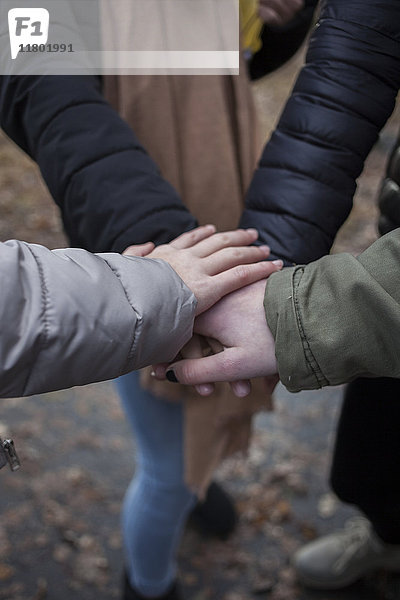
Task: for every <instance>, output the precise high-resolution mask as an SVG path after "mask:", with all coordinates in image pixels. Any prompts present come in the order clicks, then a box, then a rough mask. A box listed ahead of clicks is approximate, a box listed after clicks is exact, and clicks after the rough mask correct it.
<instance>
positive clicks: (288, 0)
mask: <svg viewBox="0 0 400 600" xmlns="http://www.w3.org/2000/svg"><path fill="white" fill-rule="evenodd" d="M303 6H304V1H303V0H261V2H260V6H259V11H258V13H259V16H260V18H261V19H262V20H263V21H264V22H265V23H268V24H270V25H284V24H285V23H287V22H288V21H290V20H291V19H292V18H293V17H294V16H295V14H296V13H297V12H298V11H299V10H300V9H301V8H303Z"/></svg>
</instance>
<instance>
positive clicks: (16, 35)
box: [8, 8, 50, 60]
mask: <svg viewBox="0 0 400 600" xmlns="http://www.w3.org/2000/svg"><path fill="white" fill-rule="evenodd" d="M49 22H50V15H49V11H48V10H47V9H46V8H12V9H11V10H9V11H8V31H9V34H10V46H11V58H12V59H13V60H14V59H15V58H17V56H18V53H19V52H20V50H21V48H23V47H24V46H26V45H27V44H31V43H32V44H47V39H48V36H49Z"/></svg>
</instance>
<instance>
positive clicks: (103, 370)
mask: <svg viewBox="0 0 400 600" xmlns="http://www.w3.org/2000/svg"><path fill="white" fill-rule="evenodd" d="M0 277H1V281H2V286H1V289H2V293H1V297H0V320H1V321H0V322H1V335H0V396H1V397H13V396H25V395H31V394H37V393H42V392H46V391H52V390H57V389H61V388H67V387H71V386H74V385H83V384H86V383H90V382H94V381H101V380H104V379H111V378H114V377H117V376H119V375H121V374H123V373H126V372H128V371H131V370H133V369H138V368H141V367H143V366H145V365H148V364H151V363H152V362H159V361H168V360H171V359H173V358H174V356H175V355H176V354H177V352H178V351H179V350H180V348H181V347H182V346H183V345H184V344H185V343H186V341H188V339H189V338H190V336H191V333H192V328H193V320H194V312H195V307H196V300H195V297H194V296H193V294H192V293H191V291H190V290H189V289H188V288H187V287H186V286H185V284H184V283H183V281H182V280H181V279H180V278H179V277H178V275H177V274H176V273H175V272H174V271H173V269H172V268H171V267H170V266H169V265H168V264H167V263H166V262H164V261H162V260H152V259H146V258H130V257H124V256H120V255H118V254H112V253H110V254H101V255H93V254H90V253H88V252H86V251H85V250H80V249H63V250H54V251H50V250H47V249H46V248H44V247H43V246H38V245H34V244H26V243H24V242H18V241H14V240H11V241H9V242H6V243H1V244H0Z"/></svg>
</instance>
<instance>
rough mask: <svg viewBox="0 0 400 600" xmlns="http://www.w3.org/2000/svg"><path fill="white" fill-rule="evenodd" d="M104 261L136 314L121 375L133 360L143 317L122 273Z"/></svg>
mask: <svg viewBox="0 0 400 600" xmlns="http://www.w3.org/2000/svg"><path fill="white" fill-rule="evenodd" d="M104 262H105V263H106V264H107V265H108V267H109V269H110V270H111V271H112V273H114V275H115V276H116V277H117V278H118V281H119V282H120V285H121V287H122V289H123V291H124V294H125V297H126V299H127V300H128V302H129V305H130V307H131V308H132V310H133V312H134V313H135V315H136V327H135V328H134V334H133V339H132V343H131V345H130V348H129V351H128V356H127V358H126V361H125V363H124V365H123V367H122V369H120V371H119V375H121V374H122V373H125V372H126V369H127V368H128V366H129V364H130V362H131V359H132V357H133V356H134V354H135V346H136V339H137V337H138V336H139V335H140V329H141V324H142V319H141V318H140V315H139V314H138V312H137V310H136V309H135V307H134V305H133V302H132V300H131V297H130V295H129V294H128V291H127V289H126V288H125V286H124V285H123V283H122V279H121V275H120V273H119V272H118V270H117V269H115V268H114V267H112V266H111V265H110V263H109V262H108V261H107V260H105V261H104Z"/></svg>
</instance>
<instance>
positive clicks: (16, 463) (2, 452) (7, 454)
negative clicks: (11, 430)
mask: <svg viewBox="0 0 400 600" xmlns="http://www.w3.org/2000/svg"><path fill="white" fill-rule="evenodd" d="M7 463H8V466H9V467H10V469H11V471H18V469H19V468H20V466H21V461H20V460H19V458H18V454H17V452H16V450H15V445H14V441H13V440H11V439H8V440H2V439H1V438H0V469H2V468H3V467H5V465H6V464H7Z"/></svg>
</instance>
